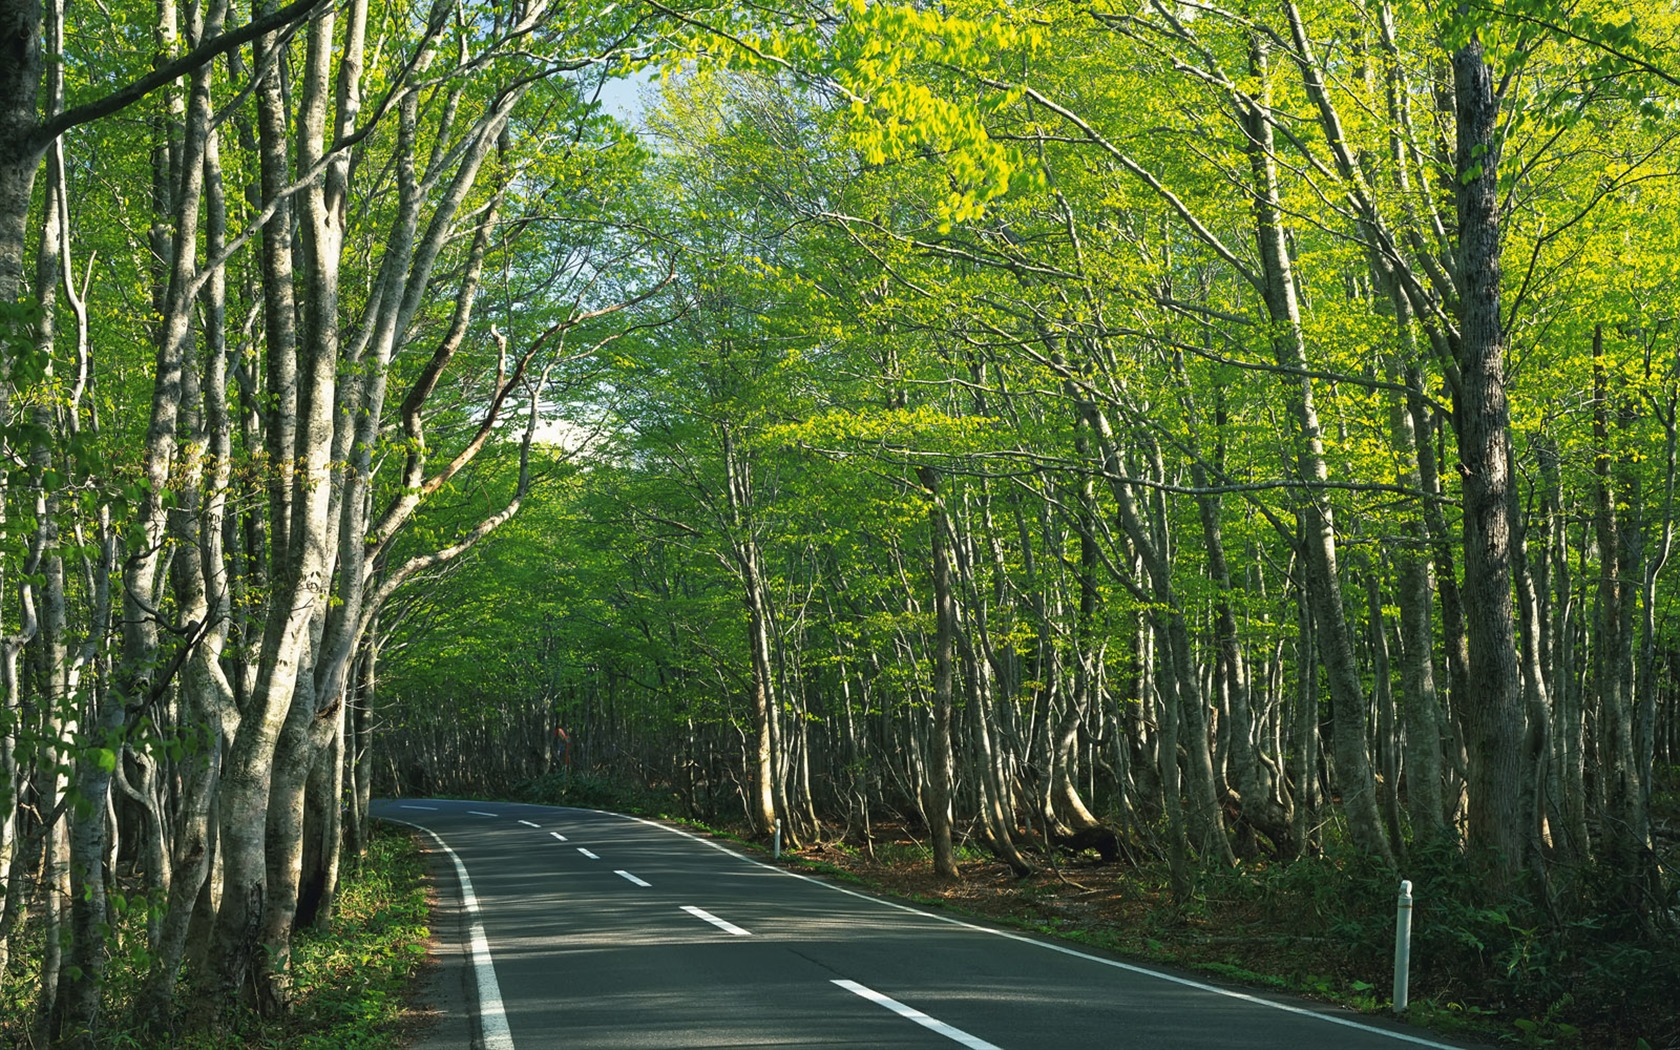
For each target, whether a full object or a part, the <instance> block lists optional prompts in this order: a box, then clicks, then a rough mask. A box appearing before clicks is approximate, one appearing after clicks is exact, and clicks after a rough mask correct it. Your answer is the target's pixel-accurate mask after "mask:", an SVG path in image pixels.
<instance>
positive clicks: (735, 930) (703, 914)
mask: <svg viewBox="0 0 1680 1050" xmlns="http://www.w3.org/2000/svg"><path fill="white" fill-rule="evenodd" d="M682 910H683V911H686V912H688V913H689V914H690V915H692V916H694V917H695V918H696V919H704V920H706V921H707V922H709V923H711V924H712V925H713V926H716V927H717V928H718V929H720V930H722V931H723V932H724V933H730V934H734V935H735V936H736V937H751V936H752V931H751V930H743V929H741V927H739V926H737V925H735V924H734V923H732V922H730V921H729V920H728V919H720V918H718V917H717V916H716V915H713V914H712V913H711V912H709V911H707V910H706V909H704V908H696V907H695V906H694V905H692V904H685V905H683V906H682Z"/></svg>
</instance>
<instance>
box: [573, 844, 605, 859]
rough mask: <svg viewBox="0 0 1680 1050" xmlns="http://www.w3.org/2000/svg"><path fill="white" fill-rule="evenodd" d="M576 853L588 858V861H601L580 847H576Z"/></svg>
mask: <svg viewBox="0 0 1680 1050" xmlns="http://www.w3.org/2000/svg"><path fill="white" fill-rule="evenodd" d="M578 852H579V853H581V854H583V855H584V856H585V857H588V858H589V859H590V860H600V859H601V858H600V857H597V856H596V855H595V854H593V853H591V852H589V851H588V850H586V849H584V848H583V847H582V846H579V847H578Z"/></svg>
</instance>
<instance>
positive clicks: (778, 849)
mask: <svg viewBox="0 0 1680 1050" xmlns="http://www.w3.org/2000/svg"><path fill="white" fill-rule="evenodd" d="M770 856H771V857H772V858H773V859H775V860H781V859H782V818H781V817H777V818H776V840H775V842H774V844H773V845H771V847H770ZM1406 885H1408V886H1410V885H1411V883H1409V882H1408V883H1407V884H1406Z"/></svg>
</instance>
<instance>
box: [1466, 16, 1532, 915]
mask: <svg viewBox="0 0 1680 1050" xmlns="http://www.w3.org/2000/svg"><path fill="white" fill-rule="evenodd" d="M1453 74H1454V91H1453V99H1454V106H1455V111H1456V115H1457V125H1458V131H1457V149H1456V152H1455V160H1454V164H1455V168H1456V170H1457V172H1458V178H1457V179H1456V180H1455V183H1454V185H1455V187H1456V190H1457V197H1458V260H1457V261H1458V278H1459V285H1460V295H1461V299H1462V302H1461V304H1460V309H1461V316H1460V319H1459V347H1458V367H1459V374H1460V378H1461V384H1460V387H1459V395H1458V398H1457V401H1456V403H1455V405H1454V406H1453V424H1454V427H1455V429H1456V430H1457V432H1458V456H1459V468H1460V469H1459V473H1460V474H1462V475H1463V478H1464V613H1465V621H1466V623H1467V625H1468V630H1467V632H1466V636H1467V639H1468V641H1469V658H1470V659H1469V682H1468V685H1469V689H1470V695H1469V696H1464V697H1454V703H1455V704H1457V705H1459V706H1460V709H1461V710H1462V711H1463V712H1464V714H1463V717H1464V725H1465V728H1466V733H1467V736H1468V740H1467V741H1466V743H1467V744H1468V747H1469V756H1470V768H1469V784H1468V788H1469V796H1470V814H1469V815H1470V821H1469V846H1470V848H1471V849H1472V850H1473V851H1475V852H1477V853H1479V854H1481V857H1480V859H1481V861H1482V862H1483V863H1485V864H1486V865H1487V866H1488V870H1489V872H1490V874H1491V875H1492V876H1493V880H1492V882H1491V884H1490V887H1489V888H1490V889H1491V890H1493V892H1495V893H1500V892H1504V891H1505V890H1506V889H1507V888H1508V887H1509V885H1510V882H1511V880H1512V878H1513V877H1514V876H1515V874H1516V873H1517V872H1518V871H1519V870H1521V868H1522V866H1523V861H1524V850H1525V848H1526V846H1527V843H1526V841H1525V838H1524V835H1523V819H1522V812H1521V808H1522V805H1521V804H1522V754H1523V751H1522V736H1523V709H1522V696H1521V682H1520V678H1519V671H1518V667H1517V635H1516V623H1515V621H1514V617H1513V611H1512V596H1511V582H1512V580H1511V543H1512V539H1513V534H1514V532H1515V530H1514V528H1513V522H1512V502H1511V492H1510V486H1511V475H1510V463H1511V453H1510V418H1511V417H1510V409H1509V406H1508V404H1507V402H1506V399H1505V338H1504V333H1503V332H1502V331H1501V327H1500V326H1501V320H1500V315H1499V273H1500V232H1499V153H1500V143H1499V139H1498V135H1499V127H1498V120H1499V99H1498V98H1497V97H1496V96H1495V94H1494V84H1493V69H1492V67H1491V66H1489V65H1488V63H1487V60H1486V58H1485V56H1484V53H1483V49H1482V44H1481V41H1480V40H1479V39H1477V38H1475V37H1474V36H1472V37H1471V39H1470V41H1469V42H1468V43H1466V44H1465V45H1464V46H1463V47H1461V48H1459V50H1458V51H1456V52H1455V53H1454V54H1453Z"/></svg>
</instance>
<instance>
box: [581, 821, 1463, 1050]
mask: <svg viewBox="0 0 1680 1050" xmlns="http://www.w3.org/2000/svg"><path fill="white" fill-rule="evenodd" d="M565 808H568V809H580V810H582V811H583V812H585V813H599V814H601V815H602V816H607V817H617V818H619V819H620V820H633V821H636V822H637V823H638V824H646V825H647V826H648V827H650V828H658V829H660V830H661V831H668V832H670V833H671V834H673V835H681V836H683V837H684V838H689V839H693V840H694V841H695V842H698V843H701V844H702V845H706V846H710V847H711V848H712V849H715V850H717V851H718V852H719V853H727V854H728V855H729V856H731V857H734V858H735V859H737V860H744V861H746V862H747V863H748V864H753V865H756V866H758V867H760V868H764V869H766V870H768V871H774V872H778V873H780V874H782V875H789V876H792V877H793V878H796V879H803V880H805V881H806V882H809V883H811V884H812V885H813V886H821V887H823V888H824V889H828V890H833V891H834V892H835V893H844V894H845V895H846V896H848V897H856V898H857V899H858V900H862V901H869V902H870V903H871V904H878V905H880V906H881V907H883V908H894V909H896V910H898V911H905V912H909V913H910V914H912V915H920V916H923V917H924V918H928V919H934V920H936V921H938V922H943V923H947V924H949V925H951V926H960V927H962V928H963V929H965V930H974V931H975V932H977V933H985V934H990V935H991V936H993V937H1002V938H1004V939H1005V940H1010V941H1019V942H1021V943H1022V944H1030V945H1033V946H1034V947H1037V948H1043V949H1045V950H1047V951H1052V952H1060V953H1061V954H1063V955H1071V956H1073V957H1074V958H1075V959H1084V960H1086V961H1087V962H1094V963H1097V964H1099V965H1101V966H1109V967H1112V968H1114V969H1116V970H1124V971H1125V972H1127V973H1135V974H1138V975H1140V976H1143V977H1153V978H1155V979H1157V980H1161V981H1167V982H1169V983H1171V984H1177V985H1182V986H1183V987H1185V988H1195V989H1197V990H1199V991H1204V992H1212V993H1213V994H1214V995H1223V996H1225V997H1226V998H1227V999H1237V1000H1240V1001H1242V1002H1245V1003H1252V1004H1254V1005H1255V1006H1264V1007H1266V1008H1267V1009H1269V1010H1282V1011H1283V1012H1284V1013H1286V1014H1296V1015H1298V1016H1301V1017H1311V1018H1314V1019H1316V1020H1319V1021H1324V1022H1327V1023H1329V1024H1336V1025H1341V1026H1342V1027H1344V1028H1352V1029H1355V1030H1357V1031H1361V1032H1368V1033H1370V1034H1371V1035H1377V1036H1382V1037H1384V1038H1387V1039H1393V1040H1396V1041H1398V1042H1402V1043H1411V1044H1412V1045H1414V1046H1427V1047H1433V1048H1434V1050H1463V1048H1462V1047H1461V1046H1455V1045H1453V1044H1452V1043H1438V1042H1436V1041H1435V1040H1433V1039H1425V1038H1423V1037H1422V1036H1416V1035H1409V1034H1407V1033H1405V1032H1396V1031H1393V1030H1391V1029H1388V1028H1378V1027H1376V1026H1375V1025H1368V1024H1362V1023H1360V1022H1359V1021H1355V1020H1352V1019H1350V1018H1346V1017H1336V1016H1333V1015H1331V1014H1324V1013H1319V1012H1318V1011H1317V1010H1309V1009H1307V1008H1306V1007H1304V1006H1295V1005H1293V1004H1291V1003H1279V1002H1274V1001H1272V1000H1270V999H1262V998H1260V997H1259V996H1257V995H1250V994H1249V993H1247V992H1239V991H1237V990H1236V989H1234V988H1221V987H1219V986H1218V985H1216V984H1208V983H1207V982H1205V981H1197V980H1192V979H1191V978H1189V977H1179V976H1177V975H1175V974H1170V973H1162V972H1161V971H1160V970H1151V969H1149V968H1148V967H1146V966H1138V965H1136V964H1135V963H1128V962H1121V961H1120V960H1118V959H1105V958H1103V957H1102V956H1100V955H1092V954H1091V953H1090V952H1082V951H1080V950H1079V949H1077V948H1069V947H1068V946H1066V945H1064V944H1054V943H1052V942H1050V941H1041V940H1038V939H1037V938H1035V937H1028V936H1025V935H1024V934H1019V933H1014V932H1011V931H1009V930H994V929H992V928H990V927H988V926H980V925H978V924H976V923H972V922H965V921H963V920H962V919H957V918H953V917H951V916H949V915H940V914H938V913H936V912H931V911H923V910H922V909H920V908H913V907H911V906H910V905H908V904H900V903H898V902H897V901H889V900H883V899H882V898H880V897H871V896H870V895H869V894H867V893H859V892H858V891H856V890H849V889H847V888H846V887H844V886H836V885H834V884H833V883H831V882H824V881H822V880H821V879H814V878H812V877H811V876H809V875H806V874H804V873H803V872H798V871H789V870H788V869H786V868H781V867H777V866H776V865H774V864H766V863H764V862H763V861H761V860H754V859H753V858H752V857H749V856H746V855H745V854H742V853H737V852H735V851H734V850H732V849H730V848H729V847H728V846H723V845H719V844H718V843H716V842H713V841H712V840H710V839H704V838H701V837H700V836H699V835H695V834H693V833H692V832H688V831H684V830H683V829H682V828H674V827H671V826H670V825H668V824H661V823H659V822H658V821H656V820H648V819H647V818H646V817H637V816H632V815H631V814H628V813H610V812H608V811H606V810H604V809H583V807H581V806H569V807H565Z"/></svg>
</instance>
